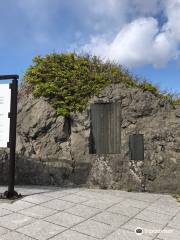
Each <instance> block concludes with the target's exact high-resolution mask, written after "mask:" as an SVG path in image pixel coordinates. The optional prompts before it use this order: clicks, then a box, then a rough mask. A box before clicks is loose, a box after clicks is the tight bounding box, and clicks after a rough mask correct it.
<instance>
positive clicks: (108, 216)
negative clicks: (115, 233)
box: [91, 212, 129, 228]
mask: <svg viewBox="0 0 180 240" xmlns="http://www.w3.org/2000/svg"><path fill="white" fill-rule="evenodd" d="M91 219H92V220H96V221H98V222H102V223H106V224H109V225H111V226H112V227H115V228H117V227H119V226H120V225H122V224H124V223H125V222H127V221H128V219H129V217H126V216H123V215H119V214H115V213H110V212H102V213H99V214H97V215H96V216H94V217H92V218H91Z"/></svg>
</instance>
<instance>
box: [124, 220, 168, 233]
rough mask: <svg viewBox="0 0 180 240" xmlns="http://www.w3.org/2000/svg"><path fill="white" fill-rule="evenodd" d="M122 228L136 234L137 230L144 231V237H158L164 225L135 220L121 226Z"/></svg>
mask: <svg viewBox="0 0 180 240" xmlns="http://www.w3.org/2000/svg"><path fill="white" fill-rule="evenodd" d="M121 228H122V229H127V230H130V231H132V232H135V231H136V229H137V228H140V229H142V231H143V235H146V236H152V237H156V236H157V234H158V233H159V232H160V231H161V230H162V229H163V228H164V225H160V224H157V223H151V222H147V221H143V220H139V219H136V218H134V219H131V220H130V221H129V222H127V223H126V224H124V225H123V226H121Z"/></svg>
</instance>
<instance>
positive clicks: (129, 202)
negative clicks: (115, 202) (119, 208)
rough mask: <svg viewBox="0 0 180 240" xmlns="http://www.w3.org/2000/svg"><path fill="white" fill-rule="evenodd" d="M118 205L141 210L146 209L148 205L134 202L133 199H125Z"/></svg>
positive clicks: (138, 201)
mask: <svg viewBox="0 0 180 240" xmlns="http://www.w3.org/2000/svg"><path fill="white" fill-rule="evenodd" d="M120 205H123V206H125V207H126V206H131V207H135V208H140V209H143V208H146V207H148V206H149V203H148V202H143V201H140V200H135V199H125V200H124V201H122V202H120Z"/></svg>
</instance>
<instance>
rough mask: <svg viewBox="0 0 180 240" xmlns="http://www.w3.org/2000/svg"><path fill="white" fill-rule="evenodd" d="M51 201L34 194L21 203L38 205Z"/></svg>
mask: <svg viewBox="0 0 180 240" xmlns="http://www.w3.org/2000/svg"><path fill="white" fill-rule="evenodd" d="M50 200H52V197H50V196H46V195H43V194H34V195H30V196H27V197H24V198H23V201H25V202H30V203H35V204H40V203H44V202H48V201H50Z"/></svg>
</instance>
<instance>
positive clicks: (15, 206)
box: [2, 200, 34, 212]
mask: <svg viewBox="0 0 180 240" xmlns="http://www.w3.org/2000/svg"><path fill="white" fill-rule="evenodd" d="M32 206H34V204H33V203H28V202H24V201H22V200H17V201H16V202H13V203H4V204H3V205H2V208H4V209H7V210H10V211H13V212H17V211H20V210H22V209H26V208H29V207H32Z"/></svg>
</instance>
